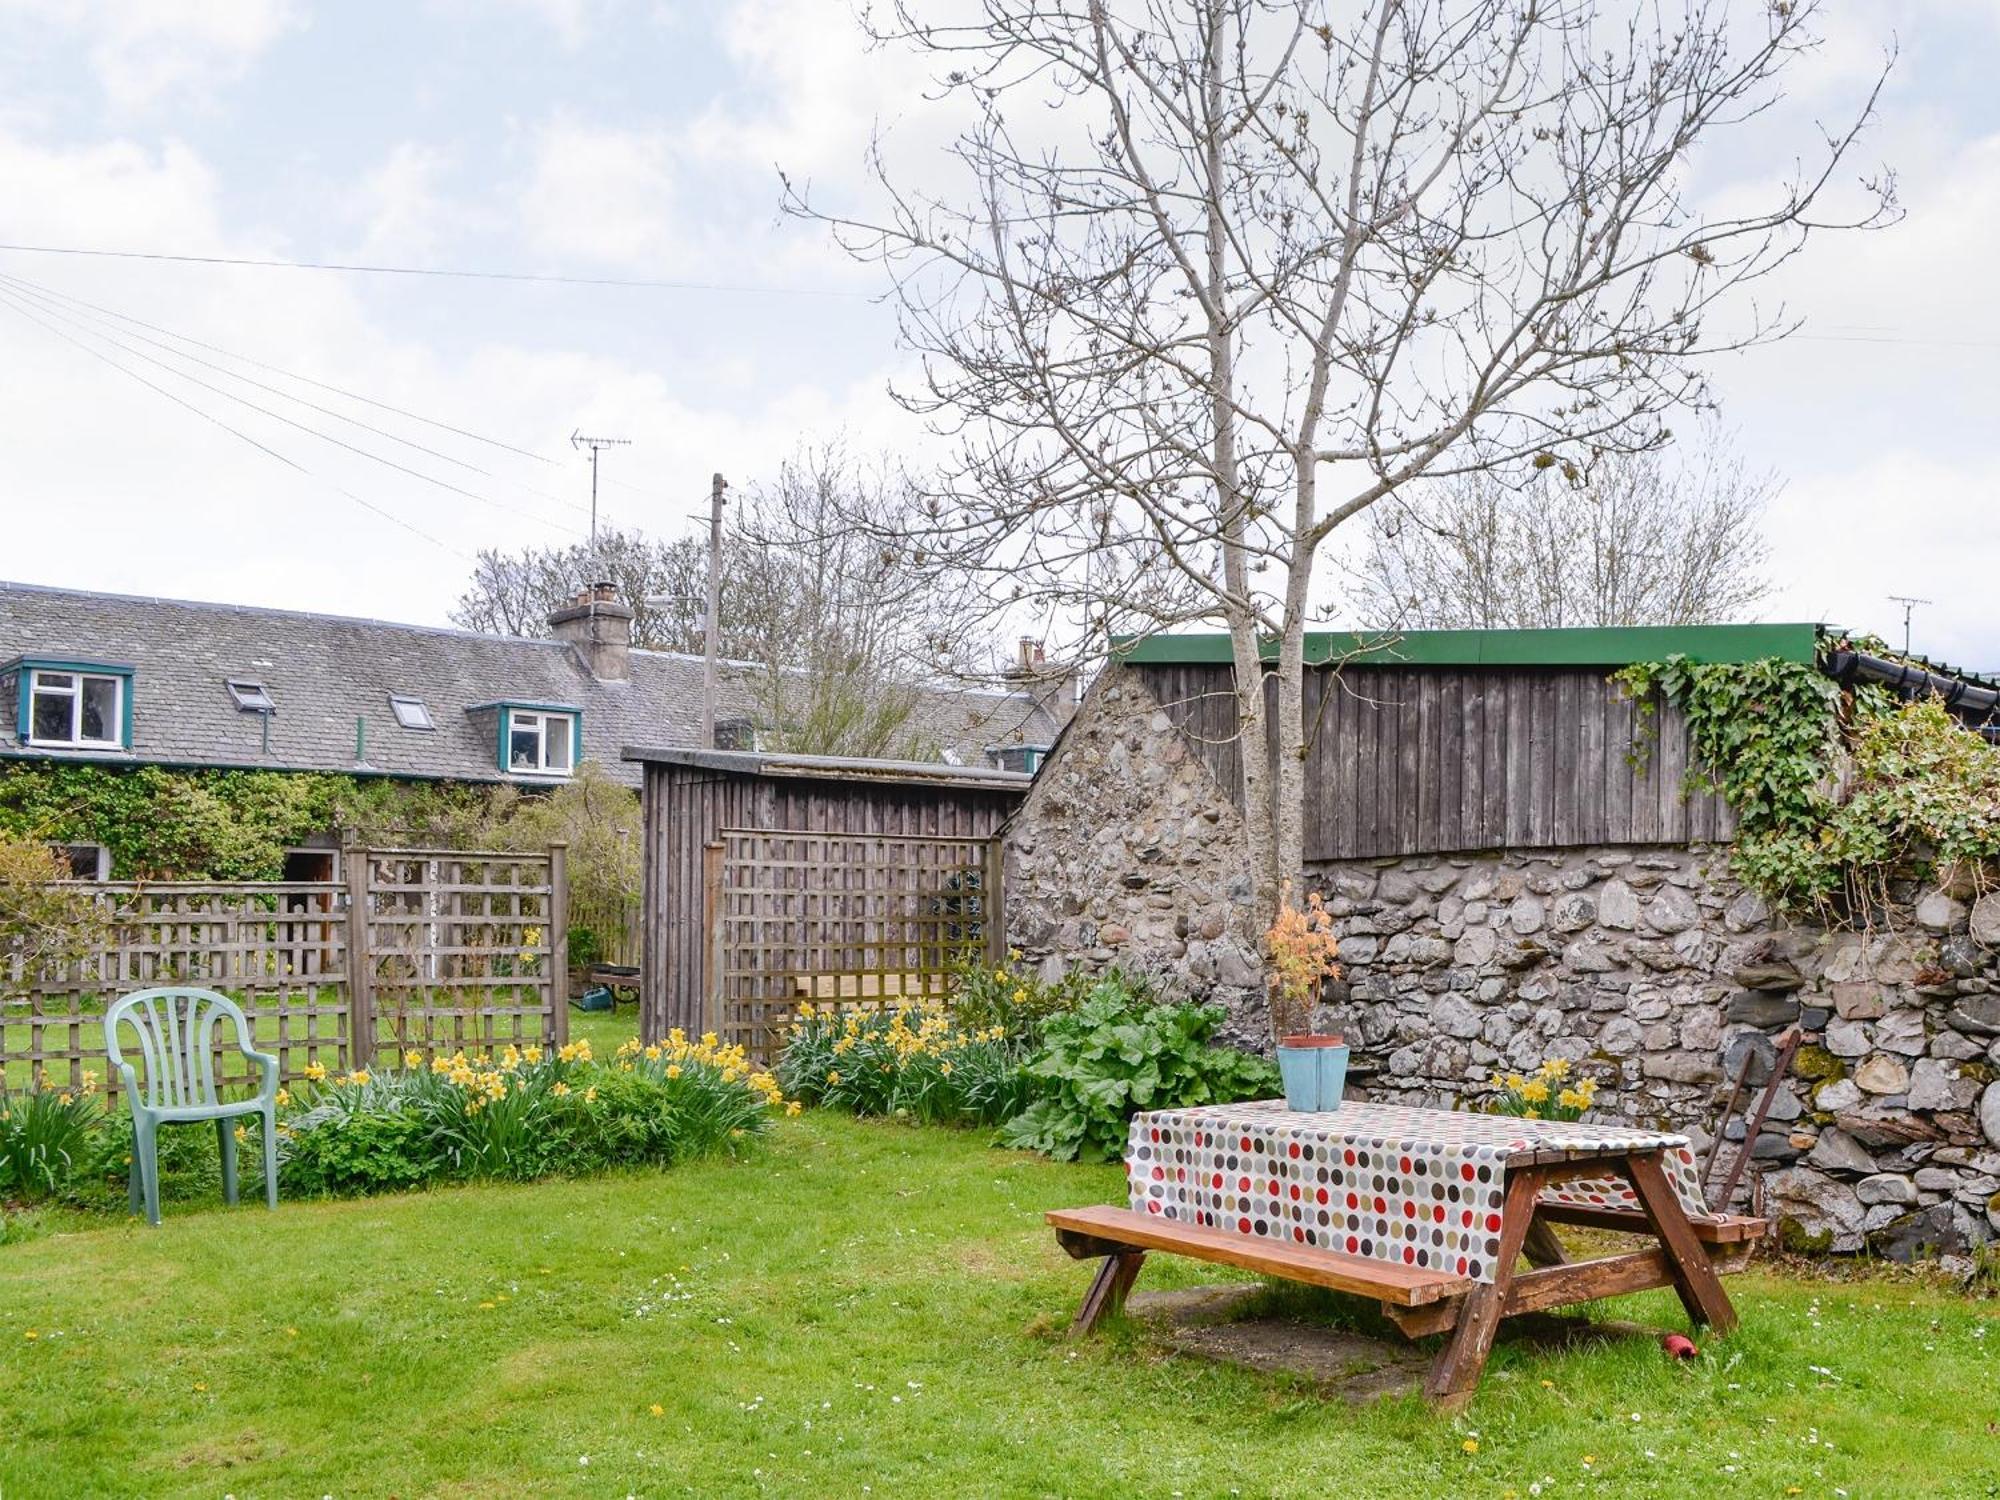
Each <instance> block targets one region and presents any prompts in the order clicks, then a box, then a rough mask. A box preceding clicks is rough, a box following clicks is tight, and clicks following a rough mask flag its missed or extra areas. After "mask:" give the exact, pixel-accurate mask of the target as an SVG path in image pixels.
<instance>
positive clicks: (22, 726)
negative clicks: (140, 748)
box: [0, 660, 132, 750]
mask: <svg viewBox="0 0 2000 1500" xmlns="http://www.w3.org/2000/svg"><path fill="white" fill-rule="evenodd" d="M9 670H11V671H13V672H14V673H16V674H17V675H18V681H19V684H20V699H19V704H18V711H17V718H16V723H15V730H16V732H17V733H18V734H19V735H20V737H21V740H22V742H23V743H25V744H29V745H38V746H46V747H48V748H49V749H69V750H123V749H126V748H128V747H129V746H130V745H131V742H132V733H131V707H132V704H131V700H132V669H131V668H130V667H109V666H100V665H98V664H96V663H92V662H67V661H65V662H59V661H30V660H21V661H16V662H14V663H13V664H12V666H11V668H0V673H5V672H6V671H9Z"/></svg>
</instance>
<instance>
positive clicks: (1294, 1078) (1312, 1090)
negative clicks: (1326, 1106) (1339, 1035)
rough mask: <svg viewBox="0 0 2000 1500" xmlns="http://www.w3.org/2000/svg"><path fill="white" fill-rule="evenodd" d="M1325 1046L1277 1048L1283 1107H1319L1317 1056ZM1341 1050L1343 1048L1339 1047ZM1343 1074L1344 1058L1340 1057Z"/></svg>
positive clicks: (1344, 1068)
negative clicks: (1282, 1087) (1282, 1082)
mask: <svg viewBox="0 0 2000 1500" xmlns="http://www.w3.org/2000/svg"><path fill="white" fill-rule="evenodd" d="M1328 1050H1330V1049H1328V1048H1326V1047H1285V1046H1280V1047H1279V1048H1278V1076H1279V1077H1280V1078H1281V1079H1283V1080H1284V1084H1285V1108H1286V1109H1300V1110H1310V1109H1316V1108H1318V1107H1319V1058H1320V1054H1321V1053H1322V1052H1326V1051H1328ZM1341 1050H1342V1051H1343V1052H1345V1051H1346V1049H1345V1048H1342V1049H1341ZM1341 1063H1342V1066H1341V1072H1342V1074H1343V1075H1344V1074H1345V1073H1346V1071H1347V1069H1346V1059H1345V1058H1342V1059H1341Z"/></svg>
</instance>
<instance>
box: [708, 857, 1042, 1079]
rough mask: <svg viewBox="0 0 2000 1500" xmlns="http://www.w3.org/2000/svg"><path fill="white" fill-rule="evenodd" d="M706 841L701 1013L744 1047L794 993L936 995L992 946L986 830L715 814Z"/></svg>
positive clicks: (807, 996) (883, 999)
mask: <svg viewBox="0 0 2000 1500" xmlns="http://www.w3.org/2000/svg"><path fill="white" fill-rule="evenodd" d="M708 853H709V858H708V863H707V871H706V875H707V880H708V885H709V893H708V903H707V904H708V907H709V915H710V921H709V940H710V943H711V945H712V949H711V963H710V971H709V972H710V975H711V979H712V983H713V992H712V995H711V1002H710V1007H709V1026H710V1029H712V1030H714V1031H716V1032H717V1033H719V1034H720V1035H721V1037H722V1039H723V1040H724V1041H725V1042H737V1043H741V1044H742V1045H743V1046H744V1047H746V1048H747V1049H748V1050H749V1051H750V1053H751V1054H752V1055H753V1056H755V1057H761V1058H769V1057H771V1056H774V1055H775V1053H776V1051H777V1050H778V1047H779V1046H780V1045H781V1041H782V1034H783V1028H784V1026H785V1024H786V1023H787V1022H788V1021H789V1020H790V1019H791V1018H792V1016H793V1015H794V1014H795V1013H796V1011H797V1009H798V1006H799V1002H800V1001H802V1000H810V1001H814V1002H816V1003H827V1002H831V1003H833V1004H836V1005H838V1006H839V1007H841V1008H843V1009H849V1008H854V1009H874V1008H878V1007H882V1006H896V1005H901V1004H907V1003H910V1002H911V1001H914V1000H917V999H921V998H923V997H926V996H936V995H942V994H943V993H944V992H945V988H946V984H947V980H948V976H949V974H950V972H951V970H952V969H953V968H954V967H955V966H956V965H958V964H961V963H964V962H966V961H968V960H988V959H991V958H992V957H994V956H996V955H997V954H998V953H999V951H1000V949H1001V946H1002V942H1003V940H1002V937H1001V932H1002V923H1001V914H1000V907H999V901H1000V896H999V893H1000V888H1001V882H1000V869H999V859H1000V845H999V842H998V841H997V840H993V839H984V838H943V837H934V836H914V835H883V834H852V833H826V832H809V831H804V830H785V829H743V828H725V829H723V830H721V833H720V836H719V840H718V842H716V843H715V844H712V845H710V846H709V851H708Z"/></svg>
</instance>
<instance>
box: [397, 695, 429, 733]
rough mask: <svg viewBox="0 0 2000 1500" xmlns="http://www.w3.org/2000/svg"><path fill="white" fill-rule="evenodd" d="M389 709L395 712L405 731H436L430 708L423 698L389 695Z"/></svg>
mask: <svg viewBox="0 0 2000 1500" xmlns="http://www.w3.org/2000/svg"><path fill="white" fill-rule="evenodd" d="M389 707H390V708H391V709H393V710H395V714H396V722H397V723H398V724H400V725H402V726H403V727H404V728H405V729H435V728H437V725H436V723H434V722H433V721H432V719H431V711H430V708H429V707H428V706H427V705H426V704H425V702H424V700H423V699H421V698H410V697H406V696H404V695H403V694H401V693H391V694H390V695H389Z"/></svg>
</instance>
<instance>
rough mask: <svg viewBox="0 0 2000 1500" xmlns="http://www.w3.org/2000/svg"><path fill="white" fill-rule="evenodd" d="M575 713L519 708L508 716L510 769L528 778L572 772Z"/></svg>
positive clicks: (508, 762)
mask: <svg viewBox="0 0 2000 1500" xmlns="http://www.w3.org/2000/svg"><path fill="white" fill-rule="evenodd" d="M575 733H576V716H575V715H574V714H558V713H544V712H542V711H540V710H534V709H523V708H517V709H513V710H511V711H510V712H509V713H508V715H507V769H508V770H510V771H515V772H519V773H521V774H522V775H528V776H567V775H568V774H569V772H570V763H571V759H572V757H571V755H570V748H571V743H572V739H573V737H574V735H575Z"/></svg>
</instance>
